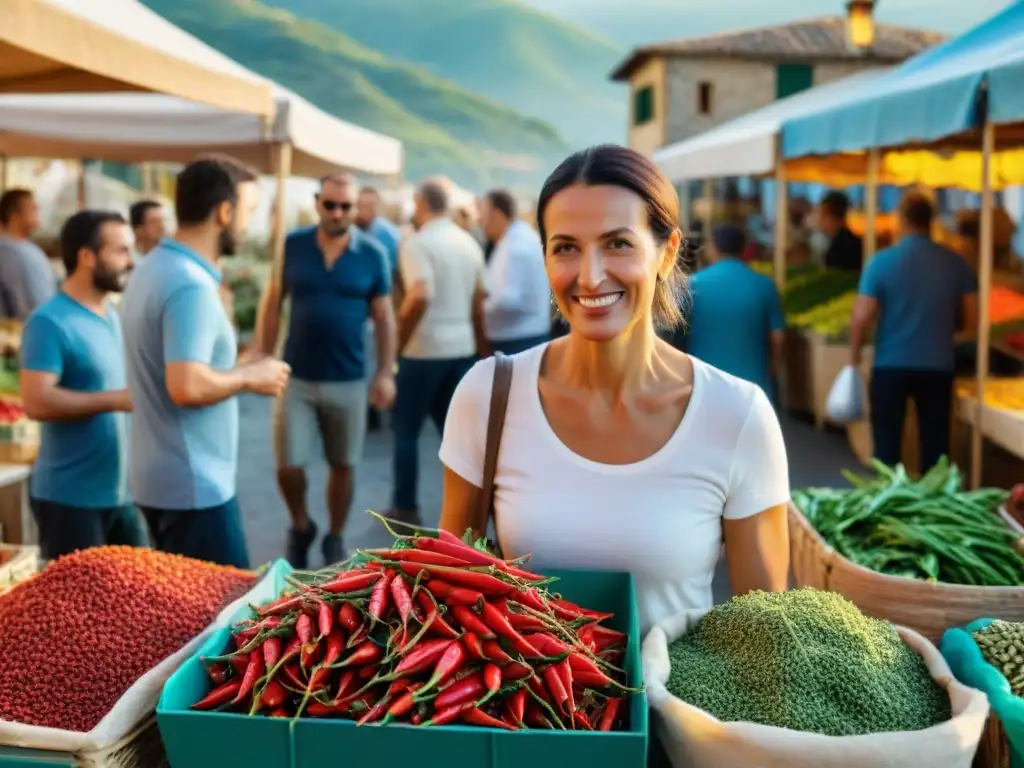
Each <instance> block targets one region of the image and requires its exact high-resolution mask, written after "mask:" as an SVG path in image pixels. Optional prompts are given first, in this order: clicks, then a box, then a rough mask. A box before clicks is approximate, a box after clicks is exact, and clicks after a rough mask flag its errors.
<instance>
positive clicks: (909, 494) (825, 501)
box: [793, 458, 1024, 587]
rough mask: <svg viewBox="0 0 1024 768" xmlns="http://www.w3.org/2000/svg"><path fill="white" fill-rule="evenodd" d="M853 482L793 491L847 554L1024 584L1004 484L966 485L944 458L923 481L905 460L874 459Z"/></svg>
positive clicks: (871, 562) (925, 573) (978, 582)
mask: <svg viewBox="0 0 1024 768" xmlns="http://www.w3.org/2000/svg"><path fill="white" fill-rule="evenodd" d="M873 467H874V469H875V472H876V474H875V476H874V477H861V476H859V475H855V474H853V473H852V472H844V473H843V475H844V477H846V479H847V480H848V481H849V482H850V484H851V485H852V486H853V487H852V488H808V489H805V490H802V491H794V493H793V503H794V504H796V506H797V507H798V508H799V509H800V511H801V512H803V514H804V515H805V516H806V517H807V519H808V521H810V523H811V525H813V526H814V528H815V529H816V530H817V531H818V533H819V534H821V536H822V538H824V539H825V541H826V542H828V544H829V545H830V546H831V547H833V548H834V549H835V550H836V551H837V552H839V553H840V554H841V555H843V557H845V558H847V559H848V560H850V561H852V562H854V563H856V564H857V565H860V566H863V567H865V568H869V569H871V570H873V571H877V572H878V573H885V574H889V575H891V576H904V577H908V578H912V579H924V580H928V581H938V582H944V583H947V584H966V585H971V586H985V587H996V586H1020V585H1024V557H1022V556H1021V554H1020V553H1019V552H1018V551H1017V550H1016V549H1015V547H1014V545H1015V543H1016V542H1017V539H1018V535H1017V534H1016V533H1014V532H1013V531H1011V530H1010V529H1009V528H1008V527H1007V525H1006V523H1005V522H1004V521H1003V520H1002V518H1000V517H999V514H998V512H997V509H998V507H999V505H1000V504H1002V503H1003V502H1004V501H1005V500H1006V497H1007V493H1006V492H1005V491H1003V490H1001V489H999V488H981V489H979V490H976V491H965V490H964V489H963V478H962V476H961V474H960V470H959V469H957V467H956V466H955V465H953V464H951V463H950V462H949V461H948V460H947V459H945V458H943V459H942V460H941V461H940V462H939V464H937V465H936V466H935V467H934V468H932V469H931V470H930V471H929V472H928V473H927V474H926V475H925V476H924V477H922V478H921V479H920V480H914V479H912V478H911V477H910V476H909V475H907V472H906V470H905V469H904V467H903V465H902V464H899V465H897V466H896V467H887V466H886V465H885V464H882V463H881V462H877V461H876V462H873Z"/></svg>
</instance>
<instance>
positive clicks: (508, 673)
mask: <svg viewBox="0 0 1024 768" xmlns="http://www.w3.org/2000/svg"><path fill="white" fill-rule="evenodd" d="M503 674H504V675H505V677H506V678H508V679H509V680H526V679H527V678H530V677H533V667H531V666H528V665H526V664H521V663H520V662H518V661H514V662H512V663H511V664H507V665H506V666H505V669H504V670H503Z"/></svg>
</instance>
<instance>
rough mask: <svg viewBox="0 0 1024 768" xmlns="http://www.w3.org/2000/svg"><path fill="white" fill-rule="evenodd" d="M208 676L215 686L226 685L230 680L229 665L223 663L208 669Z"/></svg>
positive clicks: (220, 662) (212, 665)
mask: <svg viewBox="0 0 1024 768" xmlns="http://www.w3.org/2000/svg"><path fill="white" fill-rule="evenodd" d="M206 674H207V675H208V676H209V678H210V682H212V683H213V684H214V685H224V683H226V682H227V680H228V665H227V664H225V663H224V662H222V661H218V662H217V663H215V664H210V665H209V666H207V667H206Z"/></svg>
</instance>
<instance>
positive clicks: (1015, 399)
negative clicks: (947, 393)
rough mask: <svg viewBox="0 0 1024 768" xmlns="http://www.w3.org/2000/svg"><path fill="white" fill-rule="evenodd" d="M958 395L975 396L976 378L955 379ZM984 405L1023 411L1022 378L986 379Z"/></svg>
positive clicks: (1023, 390) (1023, 387) (1023, 384)
mask: <svg viewBox="0 0 1024 768" xmlns="http://www.w3.org/2000/svg"><path fill="white" fill-rule="evenodd" d="M956 394H957V396H959V397H970V398H977V396H978V382H977V379H957V381H956ZM983 400H984V401H985V405H988V406H991V407H993V408H1002V409H1003V410H1005V411H1024V379H986V381H985V396H984V398H983Z"/></svg>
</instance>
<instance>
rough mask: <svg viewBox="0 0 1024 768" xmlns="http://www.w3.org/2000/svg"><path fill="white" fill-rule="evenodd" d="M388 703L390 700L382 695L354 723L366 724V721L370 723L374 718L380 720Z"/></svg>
mask: <svg viewBox="0 0 1024 768" xmlns="http://www.w3.org/2000/svg"><path fill="white" fill-rule="evenodd" d="M390 703H391V700H390V699H389V698H388V697H387V696H384V697H382V698H381V699H380V701H378V702H377V703H376V704H374V705H373V706H372V707H371V708H370V709H369V711H368V712H367V713H366V714H365V715H363V716H362V717H360V718H359V719H358V720H356V725H366V724H367V723H372V722H373V721H374V720H380V719H381V718H382V717H384V715H386V714H387V711H388V706H389V705H390Z"/></svg>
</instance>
